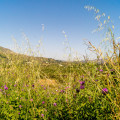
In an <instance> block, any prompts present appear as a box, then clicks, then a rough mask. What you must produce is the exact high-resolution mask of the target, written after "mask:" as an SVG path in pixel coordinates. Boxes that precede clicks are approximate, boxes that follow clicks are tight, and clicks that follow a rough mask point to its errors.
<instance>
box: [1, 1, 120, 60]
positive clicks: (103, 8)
mask: <svg viewBox="0 0 120 120" xmlns="http://www.w3.org/2000/svg"><path fill="white" fill-rule="evenodd" d="M86 5H89V6H94V7H95V8H97V9H99V10H100V13H105V14H106V16H110V19H112V21H113V23H114V26H115V29H114V32H115V35H116V37H119V31H120V29H119V26H120V17H119V16H120V13H119V11H120V0H0V46H2V47H5V48H9V49H12V50H13V51H16V49H15V47H14V46H15V41H14V40H16V42H17V44H18V46H19V47H20V48H21V49H22V51H24V50H25V48H27V47H26V46H28V45H27V42H26V41H27V40H28V39H29V43H30V45H31V48H32V49H33V50H35V51H36V48H37V47H36V46H37V45H38V43H40V55H41V56H43V57H47V58H54V59H59V60H67V58H68V55H69V53H70V49H71V51H72V52H71V55H72V56H73V57H75V56H78V58H79V59H83V55H88V57H89V59H94V58H95V57H96V56H95V55H94V54H92V53H91V52H89V50H88V49H87V45H85V42H84V40H87V41H90V42H91V43H92V44H93V45H95V46H96V47H98V46H99V44H100V42H101V40H102V39H103V33H102V32H95V33H93V32H92V31H93V30H94V29H96V28H97V27H98V22H97V21H96V20H95V14H94V11H88V10H86V9H85V8H84V6H86ZM66 39H67V42H69V45H68V49H67V45H66V44H65V43H66ZM17 52H20V50H18V51H17ZM24 52H25V51H24Z"/></svg>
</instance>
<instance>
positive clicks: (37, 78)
mask: <svg viewBox="0 0 120 120" xmlns="http://www.w3.org/2000/svg"><path fill="white" fill-rule="evenodd" d="M109 33H110V35H111V38H112V39H110V40H111V41H110V44H111V45H112V50H113V51H112V52H113V54H112V55H111V54H109V52H106V54H105V55H104V54H103V53H102V52H101V51H100V50H99V49H97V48H96V47H95V46H93V45H92V44H91V43H90V42H88V46H89V48H90V50H92V51H93V52H95V53H96V54H97V55H98V60H96V61H89V60H87V61H86V62H81V61H78V62H70V61H69V62H64V61H56V60H53V59H47V58H42V57H33V56H27V55H22V54H17V53H14V52H11V51H10V50H8V49H5V48H2V47H0V119H1V120H9V119H10V120H17V119H18V120H33V119H35V120H40V119H41V120H42V119H43V120H71V119H73V120H75V119H76V120H97V119H98V120H100V119H101V120H106V119H107V120H113V119H116V120H117V119H119V118H120V66H119V63H120V62H119V59H120V56H119V55H118V52H119V49H120V48H119V46H118V43H116V42H115V38H114V36H113V33H112V31H111V29H109ZM101 56H102V60H103V62H102V63H99V64H98V61H99V58H100V57H101Z"/></svg>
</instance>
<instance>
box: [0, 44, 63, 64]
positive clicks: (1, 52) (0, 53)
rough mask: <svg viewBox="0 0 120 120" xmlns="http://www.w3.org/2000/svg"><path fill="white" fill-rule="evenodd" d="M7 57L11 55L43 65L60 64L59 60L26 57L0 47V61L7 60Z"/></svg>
mask: <svg viewBox="0 0 120 120" xmlns="http://www.w3.org/2000/svg"><path fill="white" fill-rule="evenodd" d="M8 55H12V56H16V55H17V56H18V57H22V58H23V59H26V60H28V59H34V60H37V61H39V62H40V63H44V64H47V63H61V62H62V61H61V60H55V59H52V58H45V57H33V56H27V55H24V54H19V53H15V52H13V51H12V50H10V49H8V48H4V47H1V46H0V60H1V59H7V56H8ZM12 56H11V57H12Z"/></svg>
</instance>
